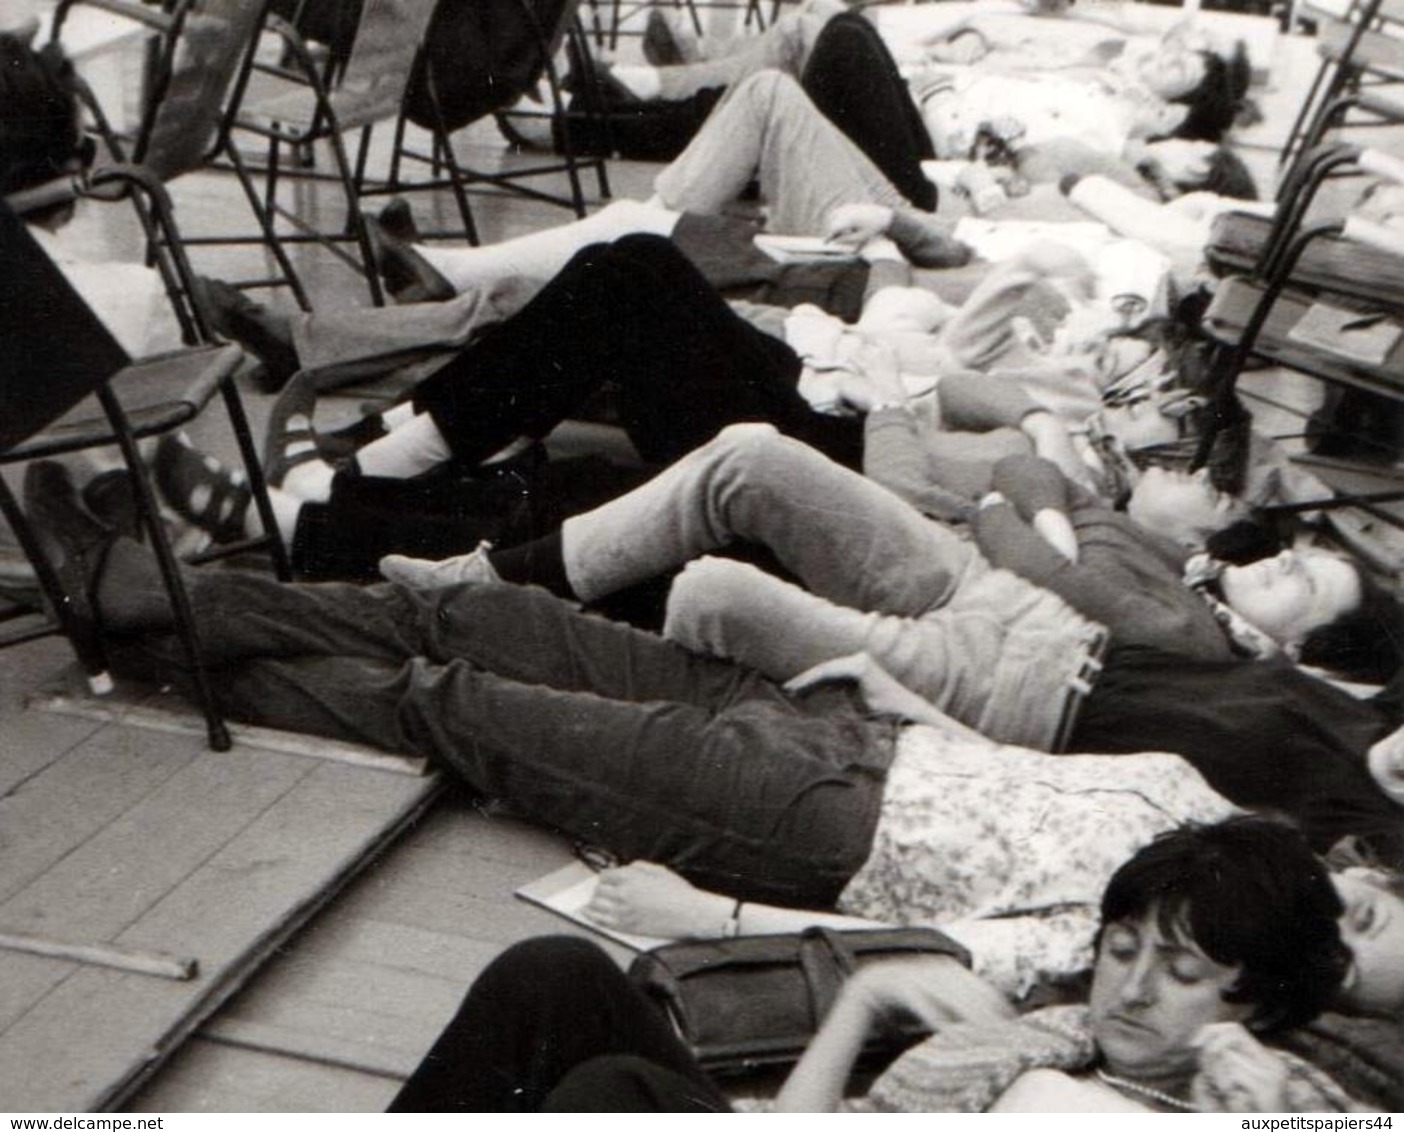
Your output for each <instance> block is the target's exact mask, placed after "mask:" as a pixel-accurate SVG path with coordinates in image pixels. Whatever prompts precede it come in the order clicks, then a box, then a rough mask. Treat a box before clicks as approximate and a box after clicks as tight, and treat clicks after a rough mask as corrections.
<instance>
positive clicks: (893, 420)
mask: <svg viewBox="0 0 1404 1132" xmlns="http://www.w3.org/2000/svg"><path fill="white" fill-rule="evenodd" d="M922 436H923V429H922V426H921V424H920V423H919V422H918V421H917V418H916V416H915V415H914V414H913V413H912V412H911V410H910V409H908V408H906V407H905V406H901V405H892V406H888V407H886V408H879V409H876V410H874V411H871V412H869V413H868V416H867V420H866V421H865V422H864V425H863V474H864V475H865V476H867V477H868V478H869V479H870V480H873V481H874V482H875V483H880V484H882V486H883V487H885V488H887V490H888V491H891V492H892V493H893V494H895V495H898V496H900V497H901V498H902V499H905V500H906V501H907V502H908V503H910V504H911V505H912V506H913V507H915V508H916V509H917V510H918V511H920V512H921V513H922V514H923V515H929V516H931V517H933V518H936V519H941V520H943V521H945V522H964V521H966V520H968V519H969V518H970V516H971V515H972V514H973V512H974V505H973V503H972V501H971V500H969V499H966V498H964V497H962V496H960V495H957V494H955V493H953V492H950V491H947V490H946V489H945V488H944V487H941V486H940V485H939V484H938V483H936V482H934V480H933V476H932V474H931V473H932V468H931V458H930V455H929V454H928V452H927V450H926V444H925V443H924V441H923V439H922Z"/></svg>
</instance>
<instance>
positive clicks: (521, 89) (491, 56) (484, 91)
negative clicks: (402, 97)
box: [366, 0, 610, 243]
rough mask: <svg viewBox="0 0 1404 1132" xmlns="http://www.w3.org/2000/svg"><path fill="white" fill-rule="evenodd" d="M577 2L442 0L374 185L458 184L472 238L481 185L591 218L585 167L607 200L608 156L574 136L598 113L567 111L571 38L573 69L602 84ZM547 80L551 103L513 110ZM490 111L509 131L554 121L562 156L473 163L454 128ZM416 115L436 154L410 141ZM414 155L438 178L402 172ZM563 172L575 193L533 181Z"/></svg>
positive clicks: (388, 189) (386, 188) (398, 188)
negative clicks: (565, 71)
mask: <svg viewBox="0 0 1404 1132" xmlns="http://www.w3.org/2000/svg"><path fill="white" fill-rule="evenodd" d="M579 4H580V0H492V2H491V3H486V2H485V3H482V4H477V5H469V4H460V5H457V6H454V7H444V6H441V8H440V12H439V15H438V16H437V17H436V19H435V21H434V23H433V24H431V26H430V34H429V36H428V37H427V38H426V40H425V43H424V47H423V50H422V51H421V52H420V57H419V59H418V61H417V63H416V71H415V75H414V78H413V80H412V82H411V84H410V88H409V90H408V92H407V97H406V101H405V105H404V107H403V109H402V111H401V113H400V117H399V121H398V123H397V125H396V132H395V146H394V151H393V156H392V158H391V165H390V176H389V178H388V181H387V182H386V184H385V185H383V186H380V187H378V188H375V189H369V190H366V191H367V192H383V193H397V192H403V191H405V190H407V189H409V190H419V189H426V188H427V189H436V188H450V189H452V190H453V192H454V195H455V198H456V200H457V201H458V206H459V211H460V213H461V215H462V216H463V218H464V221H465V224H464V227H465V231H466V233H467V236H468V239H469V240H470V242H472V243H477V231H476V226H475V225H474V224H473V223H472V220H471V215H470V210H469V204H468V199H467V196H466V190H469V189H472V188H474V187H475V186H486V187H487V188H488V189H489V190H491V191H500V192H507V193H513V194H516V195H520V196H523V197H526V198H528V199H530V200H536V201H541V202H543V203H547V204H554V205H558V206H560V207H563V208H569V209H571V210H572V211H574V213H575V215H576V216H578V217H583V216H584V215H585V212H586V200H585V193H584V189H583V185H582V181H581V174H582V170H585V169H589V168H593V169H594V171H595V177H596V180H597V184H598V188H599V194H600V196H601V197H605V198H608V197H609V195H610V188H609V177H608V173H607V170H606V160H607V157H608V155H607V154H599V153H595V154H592V155H590V156H583V155H581V154H580V153H579V152H578V146H577V142H576V132H577V127H578V125H579V124H580V123H581V122H582V121H583V120H584V119H586V118H591V119H595V118H598V115H596V114H593V113H591V114H585V113H584V112H582V111H579V110H571V109H568V108H567V106H566V100H565V96H564V93H563V87H562V83H561V78H560V75H559V74H558V72H557V68H556V63H555V59H556V55H557V53H558V52H559V50H560V48H561V46H562V45H563V44H565V45H566V46H567V49H568V51H569V52H570V54H571V58H572V60H574V64H573V73H574V74H575V75H576V76H577V78H578V79H579V80H580V81H582V82H587V83H593V82H594V79H595V76H594V68H593V65H592V64H591V62H590V48H589V43H588V41H587V39H586V37H585V35H584V32H583V31H582V29H581V28H580V25H579V21H578V19H577V12H578V9H579ZM542 78H544V79H545V80H546V83H547V93H548V96H549V103H548V104H547V105H545V106H543V107H542V108H541V109H540V110H535V109H516V108H514V109H510V110H509V109H508V108H509V107H511V106H512V104H513V103H514V102H516V101H517V100H518V99H520V98H521V97H522V96H523V95H525V94H527V93H528V92H530V91H532V90H534V89H535V88H536V87H537V85H538V82H539V81H540V80H541V79H542ZM595 101H596V103H598V100H595ZM489 116H493V117H495V118H496V119H497V121H498V123H499V125H500V126H501V127H502V130H503V133H504V134H506V135H507V136H508V137H509V138H510V137H511V136H512V130H511V125H510V119H515V118H522V117H526V118H544V119H548V120H549V121H550V122H551V123H552V125H553V131H554V132H555V134H556V137H557V138H558V141H559V156H556V157H552V158H550V159H547V160H545V161H536V162H531V163H522V162H514V163H513V165H512V166H511V167H509V168H503V169H499V170H497V171H495V172H487V171H485V170H481V169H475V168H470V167H468V166H467V165H465V164H464V163H463V162H462V161H461V160H460V159H459V157H458V156H457V154H456V152H455V150H454V147H453V144H452V143H453V135H454V134H455V133H456V132H457V131H459V130H462V129H464V128H466V127H467V126H469V125H471V124H472V123H473V122H476V121H479V120H481V119H484V118H487V117H489ZM410 122H413V123H414V124H415V125H418V126H421V127H423V128H424V129H426V130H428V131H429V132H430V135H431V139H432V148H431V152H429V153H428V154H425V153H421V152H419V151H417V150H415V149H414V148H413V147H412V146H410V145H409V144H407V142H406V138H405V133H406V126H407V124H408V123H410ZM595 124H596V125H597V127H599V124H598V123H595ZM590 132H591V133H592V134H593V135H594V136H596V137H599V136H601V134H602V132H604V131H603V128H602V127H599V128H595V129H593V130H591V131H590ZM406 162H415V163H418V164H421V165H428V166H430V167H431V169H432V174H431V179H430V180H427V181H412V180H407V179H405V178H404V177H402V176H401V170H402V168H403V165H404V163H406ZM561 173H564V174H565V175H566V178H567V181H568V183H569V187H570V188H569V193H568V194H558V193H552V192H547V191H543V190H542V189H540V188H538V187H535V186H533V185H532V184H529V183H526V182H531V181H534V180H536V179H537V178H540V177H546V176H552V175H557V174H561ZM445 174H446V176H445ZM447 234H448V233H430V235H447Z"/></svg>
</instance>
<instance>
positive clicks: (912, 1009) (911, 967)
mask: <svg viewBox="0 0 1404 1132" xmlns="http://www.w3.org/2000/svg"><path fill="white" fill-rule="evenodd" d="M1013 1014H1014V1010H1013V1008H1012V1007H1011V1006H1010V1005H1009V1003H1008V1001H1007V1000H1006V999H1005V998H1004V996H1003V995H1001V994H1000V993H999V991H997V990H996V989H995V988H994V987H992V986H990V984H989V983H987V982H985V981H984V980H983V979H981V978H980V977H979V976H978V975H974V974H971V972H970V971H968V970H967V969H966V968H965V967H964V966H962V965H961V964H960V963H959V962H958V961H957V960H956V959H954V958H952V957H950V956H946V955H939V956H921V957H910V958H904V959H895V960H891V961H888V962H885V963H876V964H874V965H873V966H871V967H865V968H863V969H862V970H861V971H859V972H858V973H857V974H856V975H854V976H853V978H851V979H850V980H849V981H848V982H847V983H845V984H844V987H843V990H842V991H840V992H839V997H838V1001H837V1002H835V1003H834V1008H833V1009H832V1010H831V1011H829V1016H828V1017H827V1018H825V1019H824V1024H823V1025H822V1026H821V1027H820V1029H819V1033H818V1034H816V1035H815V1037H814V1040H813V1041H812V1042H810V1044H809V1048H808V1049H807V1050H805V1052H804V1056H803V1057H802V1058H800V1061H799V1064H798V1065H796V1066H795V1069H794V1072H793V1073H791V1074H790V1076H789V1079H788V1080H786V1082H785V1085H784V1087H783V1088H782V1089H781V1090H780V1095H779V1096H778V1097H776V1099H775V1108H776V1110H777V1111H779V1112H832V1111H834V1109H835V1108H837V1107H838V1103H839V1101H840V1100H842V1099H843V1093H844V1087H845V1085H847V1083H848V1078H849V1076H850V1075H851V1074H852V1072H853V1063H854V1062H855V1061H856V1060H857V1058H858V1054H859V1052H861V1050H862V1048H863V1042H864V1041H865V1040H866V1038H867V1036H868V1034H870V1033H871V1032H872V1031H873V1030H874V1029H875V1028H877V1027H878V1026H881V1025H883V1024H884V1022H885V1020H886V1019H888V1018H890V1017H893V1016H894V1015H900V1016H912V1017H915V1018H916V1019H917V1021H919V1022H921V1023H922V1024H923V1025H924V1026H926V1027H927V1028H928V1029H930V1030H935V1029H937V1028H938V1027H940V1026H943V1025H947V1024H949V1023H951V1022H962V1021H976V1022H979V1021H992V1020H1004V1019H1007V1018H1010V1017H1012V1016H1013Z"/></svg>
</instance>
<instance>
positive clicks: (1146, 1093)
mask: <svg viewBox="0 0 1404 1132" xmlns="http://www.w3.org/2000/svg"><path fill="white" fill-rule="evenodd" d="M1092 1073H1093V1075H1094V1076H1095V1077H1096V1078H1097V1080H1099V1081H1101V1082H1102V1083H1103V1084H1104V1085H1110V1086H1111V1087H1112V1088H1113V1089H1117V1090H1118V1091H1120V1092H1123V1093H1131V1094H1132V1095H1135V1096H1141V1097H1144V1098H1146V1099H1147V1100H1152V1101H1155V1102H1156V1104H1158V1105H1161V1106H1163V1107H1165V1108H1172V1109H1176V1110H1178V1111H1180V1112H1198V1111H1199V1110H1198V1109H1197V1108H1195V1107H1194V1105H1192V1104H1190V1103H1189V1102H1188V1101H1182V1100H1180V1098H1179V1097H1172V1096H1171V1095H1170V1094H1169V1093H1162V1092H1161V1091H1160V1090H1159V1089H1152V1088H1151V1087H1150V1086H1149V1085H1142V1084H1139V1083H1138V1082H1136V1081H1128V1080H1126V1079H1125V1078H1124V1077H1113V1076H1112V1075H1111V1074H1110V1073H1108V1072H1107V1071H1106V1070H1105V1069H1094V1070H1092Z"/></svg>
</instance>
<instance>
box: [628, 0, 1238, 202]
mask: <svg viewBox="0 0 1404 1132" xmlns="http://www.w3.org/2000/svg"><path fill="white" fill-rule="evenodd" d="M1039 23H1040V24H1041V25H1042V27H1043V29H1044V30H1045V37H1046V29H1047V27H1048V24H1047V22H1046V21H1039ZM665 24H666V21H665V20H664V18H663V16H662V15H661V14H655V15H653V16H651V17H650V32H651V33H653V34H652V36H651V37H646V40H645V45H646V47H647V46H648V43H649V39H650V38H651V39H652V40H653V41H654V42H655V44H656V43H657V41H658V39H659V33H660V29H662V28H663V27H665ZM978 34H979V33H978V32H976V31H974V30H970V29H967V30H966V31H964V32H963V33H962V34H961V35H960V36H959V39H960V42H961V43H962V44H966V43H969V42H983V40H978V39H977V38H976V37H977V36H978ZM1094 34H1095V33H1094ZM663 38H665V39H666V34H665V35H664V36H663ZM1099 46H1101V47H1103V48H1104V47H1105V45H1104V44H1102V45H1099ZM733 48H734V50H733V51H732V52H731V53H728V54H724V55H721V56H719V57H713V58H709V59H707V60H705V61H701V62H696V63H692V64H688V65H683V66H663V67H614V68H612V69H611V72H610V73H611V76H612V78H613V79H614V80H615V81H616V82H620V81H622V82H623V83H625V84H626V85H632V86H633V87H634V88H635V90H636V91H637V92H639V93H641V94H643V95H644V96H646V97H659V98H662V99H677V98H682V97H686V96H688V95H693V94H694V93H695V92H696V91H698V90H704V89H707V88H713V87H716V86H728V87H734V86H736V85H739V84H740V83H741V82H742V81H743V80H745V79H746V78H748V77H750V76H751V75H753V74H756V73H759V72H761V71H764V70H777V71H780V72H782V73H785V74H788V75H791V76H792V77H794V78H796V79H798V80H799V81H800V83H801V85H802V87H803V89H804V91H805V93H806V94H807V95H808V96H809V98H810V99H811V100H812V102H813V105H814V108H815V109H816V111H817V112H819V113H822V114H823V115H825V116H827V117H828V118H829V119H830V120H831V121H833V122H834V123H835V124H836V125H837V126H839V128H840V129H842V130H843V131H844V133H845V134H847V135H848V136H849V137H850V138H851V139H852V140H853V141H854V142H855V144H857V145H858V147H859V148H860V149H861V150H862V151H863V152H864V153H866V154H867V155H868V156H870V157H871V158H872V159H873V160H874V161H875V162H876V164H877V165H878V166H879V168H881V169H882V170H883V172H884V173H885V174H886V175H887V176H888V177H889V178H890V179H891V180H892V182H893V184H895V185H897V186H898V187H899V188H901V189H902V191H903V193H904V195H905V196H906V197H907V199H908V200H909V201H911V202H913V203H914V204H916V205H917V206H918V207H920V208H930V207H934V204H935V196H934V195H933V193H932V190H931V188H930V186H929V184H927V183H926V177H927V176H930V175H932V174H933V172H934V173H935V175H936V176H937V177H938V179H939V180H941V181H942V182H943V183H944V184H945V185H946V186H947V187H952V186H954V187H958V188H961V189H966V188H967V186H964V185H963V184H962V183H961V182H960V181H958V180H957V181H955V182H952V181H950V180H949V178H950V177H953V176H955V175H956V172H957V171H956V169H955V168H954V167H946V168H943V167H942V166H939V165H938V166H936V167H925V168H924V169H923V165H922V163H923V162H926V161H928V160H930V159H933V158H935V157H937V156H938V155H939V157H940V158H942V159H944V162H945V163H948V164H949V163H953V162H958V163H962V165H968V163H970V162H972V161H979V162H993V163H994V164H995V165H998V166H1000V167H1002V168H1001V170H1000V172H999V174H998V176H999V179H1000V180H1001V181H1002V182H1006V183H1007V182H1008V180H1009V177H1010V174H1016V175H1017V180H1018V181H1019V183H1020V184H1021V185H1024V186H1027V185H1028V184H1042V183H1048V184H1056V183H1057V182H1058V181H1059V180H1060V179H1061V178H1063V177H1064V176H1067V175H1069V174H1079V175H1082V174H1090V173H1101V174H1104V175H1108V176H1112V177H1114V178H1117V179H1120V180H1121V181H1123V182H1124V183H1126V184H1127V185H1128V186H1130V187H1132V188H1137V189H1140V190H1141V191H1143V192H1150V193H1153V194H1154V195H1156V196H1157V197H1159V199H1168V198H1169V197H1170V196H1174V195H1178V194H1179V193H1182V192H1188V191H1192V190H1208V191H1212V192H1216V193H1220V194H1222V195H1227V196H1242V197H1247V198H1250V199H1251V198H1254V197H1256V195H1257V194H1256V189H1255V187H1254V185H1253V180H1252V177H1251V176H1250V175H1249V174H1248V172H1247V169H1246V167H1245V166H1244V164H1243V162H1242V160H1241V159H1240V158H1238V156H1237V155H1236V154H1234V153H1233V152H1232V151H1231V150H1230V149H1228V148H1227V147H1225V146H1222V145H1219V144H1216V143H1217V142H1218V140H1219V139H1220V138H1221V137H1222V135H1223V133H1224V131H1225V129H1226V128H1227V125H1228V124H1229V123H1231V122H1232V120H1233V116H1234V114H1235V112H1236V109H1237V106H1238V105H1239V103H1240V102H1241V99H1242V95H1243V91H1244V87H1245V82H1246V62H1245V60H1244V58H1243V55H1242V49H1241V47H1240V48H1239V51H1238V53H1237V54H1236V55H1235V56H1234V58H1233V59H1232V60H1231V61H1226V60H1224V59H1223V58H1221V57H1220V56H1218V55H1216V54H1215V53H1213V52H1212V51H1206V50H1201V49H1199V48H1197V47H1196V46H1194V45H1193V44H1190V43H1187V42H1186V41H1185V40H1184V38H1183V37H1182V36H1179V35H1170V36H1168V37H1167V41H1166V42H1165V43H1164V44H1161V43H1160V42H1157V43H1156V44H1155V45H1154V48H1153V49H1146V50H1141V51H1137V52H1132V53H1129V54H1128V55H1127V56H1126V58H1124V59H1119V60H1117V62H1116V63H1114V64H1113V65H1112V68H1111V69H1112V70H1113V71H1114V72H1116V73H1117V74H1118V75H1119V79H1118V81H1120V82H1121V83H1123V84H1124V85H1126V86H1127V89H1128V90H1130V89H1134V90H1142V91H1144V92H1145V93H1144V94H1143V95H1141V96H1139V97H1138V98H1130V96H1129V93H1128V94H1126V95H1123V96H1122V97H1123V98H1124V99H1126V100H1127V101H1128V105H1127V107H1126V109H1127V113H1128V114H1130V115H1131V119H1132V121H1133V122H1134V123H1135V126H1136V128H1134V129H1133V128H1132V125H1131V124H1130V123H1124V125H1125V130H1124V132H1125V134H1126V135H1127V136H1126V137H1124V138H1123V137H1121V136H1120V135H1119V134H1118V135H1117V138H1116V140H1115V141H1114V142H1113V141H1109V139H1108V138H1107V136H1105V135H1106V133H1107V124H1108V122H1115V121H1120V119H1119V117H1118V115H1117V114H1111V113H1108V110H1107V107H1106V106H1103V105H1100V104H1098V105H1097V106H1096V107H1095V108H1090V109H1088V110H1086V111H1084V112H1082V118H1079V117H1078V114H1075V113H1073V112H1072V111H1073V110H1076V109H1077V108H1078V107H1080V106H1081V105H1082V104H1083V103H1084V102H1086V101H1087V99H1088V98H1089V97H1091V96H1090V95H1089V94H1088V93H1087V92H1086V91H1084V90H1083V89H1082V86H1083V79H1082V78H1077V79H1076V81H1073V82H1071V86H1070V85H1069V83H1070V76H1071V75H1074V74H1075V72H1074V71H1072V70H1070V69H1069V66H1070V65H1069V64H1067V63H1066V62H1065V63H1064V65H1062V66H1060V67H1059V68H1055V69H1054V70H1053V71H1052V72H1051V73H1048V74H1045V75H1044V76H1042V77H1040V78H1037V79H1030V77H1029V76H1028V74H1027V73H1026V72H1028V71H1029V70H1031V69H1036V68H1030V67H1027V66H1024V67H1020V68H1019V69H1018V70H1017V71H1015V73H1014V74H1013V75H1011V74H1010V72H1009V68H1008V66H1001V67H995V66H993V65H991V64H989V63H986V64H982V65H981V67H980V68H979V69H978V73H974V72H971V73H966V74H964V75H961V74H959V73H952V72H949V71H947V72H943V73H938V74H933V75H928V76H926V77H925V78H924V79H922V81H921V83H920V84H919V85H918V91H919V92H924V94H925V96H924V97H923V100H922V101H923V107H922V111H920V112H919V111H918V110H917V107H916V105H915V104H914V103H913V101H912V98H911V95H910V94H909V93H908V88H907V85H906V82H905V80H903V79H902V78H901V76H900V75H899V73H898V70H897V66H896V64H895V62H894V61H893V59H892V57H891V55H890V53H889V52H888V49H887V47H886V46H885V45H884V44H883V42H882V39H881V38H880V37H879V36H878V34H877V32H876V30H875V29H874V28H873V27H872V25H871V24H870V23H868V22H867V20H866V19H865V18H864V17H863V16H862V15H860V14H857V13H853V12H846V11H844V10H843V9H842V8H841V6H839V5H831V4H830V3H829V2H828V0H817V2H811V3H809V4H807V5H805V7H804V8H803V9H802V10H801V11H800V12H795V13H787V14H786V15H783V16H781V17H780V18H779V19H778V20H777V21H776V22H775V23H774V24H773V25H772V26H771V27H770V28H769V29H767V30H766V31H765V32H763V33H762V34H760V35H758V36H753V37H747V38H746V39H744V40H740V41H736V42H735V43H734V44H733ZM1103 55H1105V51H1103ZM1002 57H1003V56H1002ZM1097 58H1098V66H1097V70H1098V71H1100V70H1101V69H1102V67H1101V64H1103V63H1105V61H1106V60H1105V58H1103V57H1101V56H1098V57H1097ZM1128 77H1129V78H1128ZM1050 83H1053V84H1057V89H1056V90H1051V89H1049V84H1050ZM1101 85H1102V80H1099V81H1098V83H1096V84H1094V88H1097V89H1100V87H1101ZM1024 87H1028V88H1029V89H1028V91H1027V94H1028V97H1025V98H1023V99H1022V101H1017V100H1016V102H1015V104H1014V109H1013V110H1011V104H1010V98H1011V89H1023V88H1024ZM986 88H987V89H986ZM1104 93H1106V92H1104ZM1156 95H1161V96H1165V95H1168V96H1170V97H1171V98H1174V99H1178V100H1181V101H1183V102H1184V103H1185V106H1178V107H1175V106H1173V104H1170V105H1167V104H1165V103H1157V102H1156V101H1155V96H1156ZM982 99H983V101H982ZM991 99H993V100H994V102H993V103H991ZM1112 104H1113V105H1120V103H1119V102H1118V101H1117V100H1116V99H1113V100H1112ZM1151 105H1156V106H1158V107H1161V108H1160V109H1157V110H1156V112H1155V113H1153V114H1152V113H1150V112H1148V111H1147V109H1146V107H1147V106H1151ZM1133 108H1134V113H1133ZM1050 115H1051V117H1050ZM1181 118H1183V119H1184V120H1183V121H1179V119H1181ZM923 119H924V120H923ZM1079 121H1080V122H1081V125H1080V126H1079V125H1078V122H1079ZM1133 135H1138V136H1133ZM933 142H934V143H935V144H934V146H933ZM984 191H986V192H988V191H989V190H988V189H986V190H984ZM928 202H929V203H928ZM987 207H990V203H989V202H988V201H986V202H984V203H983V204H982V210H983V208H987Z"/></svg>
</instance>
